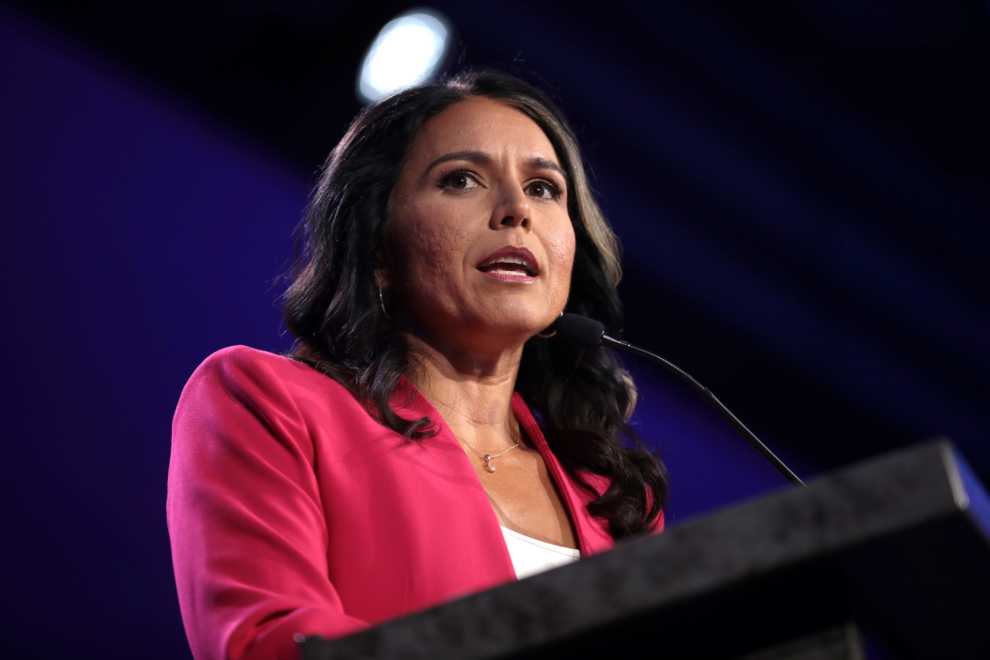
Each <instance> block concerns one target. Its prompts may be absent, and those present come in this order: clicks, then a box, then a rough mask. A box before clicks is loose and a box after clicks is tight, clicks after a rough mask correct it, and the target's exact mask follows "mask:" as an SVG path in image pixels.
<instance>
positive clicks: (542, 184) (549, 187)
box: [526, 181, 560, 199]
mask: <svg viewBox="0 0 990 660" xmlns="http://www.w3.org/2000/svg"><path fill="white" fill-rule="evenodd" d="M526 191H527V192H528V193H529V194H530V195H532V196H533V197H538V198H540V199H557V198H558V197H559V196H560V191H559V190H557V186H555V185H554V184H552V183H550V182H549V181H534V182H533V183H531V184H529V185H528V186H527V187H526Z"/></svg>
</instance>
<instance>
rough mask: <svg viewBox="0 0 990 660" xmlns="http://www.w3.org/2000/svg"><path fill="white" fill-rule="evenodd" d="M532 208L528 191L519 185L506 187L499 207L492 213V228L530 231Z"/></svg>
mask: <svg viewBox="0 0 990 660" xmlns="http://www.w3.org/2000/svg"><path fill="white" fill-rule="evenodd" d="M531 214H532V208H531V207H530V204H529V197H527V196H526V191H524V190H523V189H522V187H521V186H520V185H519V184H509V185H506V186H505V190H504V192H503V193H502V196H501V199H500V200H499V203H498V205H497V206H496V207H495V209H494V210H493V212H492V218H491V221H490V227H491V228H492V229H496V230H497V229H503V228H507V227H522V228H523V229H529V225H530V215H531Z"/></svg>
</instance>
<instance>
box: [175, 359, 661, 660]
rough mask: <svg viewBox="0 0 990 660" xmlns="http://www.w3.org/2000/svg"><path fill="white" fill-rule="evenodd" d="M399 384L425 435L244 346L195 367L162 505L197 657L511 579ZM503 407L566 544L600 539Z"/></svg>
mask: <svg viewBox="0 0 990 660" xmlns="http://www.w3.org/2000/svg"><path fill="white" fill-rule="evenodd" d="M402 388H403V389H404V391H403V392H399V393H398V395H397V398H396V401H399V400H404V399H406V398H408V395H410V394H413V395H414V398H413V400H412V402H411V403H409V404H408V405H405V406H402V407H399V409H398V412H399V413H400V414H402V415H403V416H405V417H407V418H419V417H422V416H429V417H430V418H431V419H433V420H435V421H436V422H437V423H438V424H439V426H440V432H439V433H438V434H437V435H436V436H434V437H432V438H429V439H427V440H423V441H409V440H406V439H405V438H403V437H402V436H400V435H398V434H396V433H394V432H392V431H390V430H389V429H387V428H385V427H383V426H382V425H381V424H379V423H377V422H376V421H375V420H374V419H373V418H372V417H371V416H370V415H369V414H368V412H367V411H366V410H365V409H364V407H363V406H361V405H360V404H359V403H358V402H357V401H356V400H355V399H354V397H353V396H351V394H350V393H349V392H348V391H347V390H346V389H345V388H344V387H343V386H341V385H340V384H339V383H337V382H335V381H334V380H332V379H330V378H328V377H327V376H324V375H322V374H320V373H318V372H317V371H315V370H314V369H312V368H310V367H308V366H306V365H303V364H300V363H298V362H295V361H293V360H289V359H287V358H284V357H280V356H277V355H273V354H270V353H265V352H262V351H257V350H254V349H251V348H247V347H245V346H234V347H231V348H226V349H224V350H222V351H219V352H217V353H214V354H213V355H211V356H210V357H209V358H207V360H206V361H205V362H203V364H202V365H200V367H199V368H198V369H197V370H196V371H195V373H194V374H193V375H192V377H191V378H190V379H189V382H188V384H187V385H186V387H185V389H184V390H183V392H182V396H181V398H180V399H179V405H178V408H177V410H176V412H175V419H174V422H173V427H172V457H171V463H170V465H169V475H168V501H167V504H166V509H167V514H168V527H169V533H170V535H171V539H172V561H173V565H174V568H175V579H176V583H177V586H178V593H179V605H180V607H181V610H182V619H183V622H184V624H185V628H186V633H187V635H188V637H189V643H190V645H191V647H192V651H193V655H194V656H195V657H196V659H197V660H222V659H226V658H230V659H241V658H265V659H271V658H280V659H281V658H285V659H286V660H290V659H294V658H296V650H295V643H294V641H293V635H294V634H295V633H302V634H304V635H321V636H324V637H338V636H342V635H346V634H348V633H352V632H355V631H357V630H360V629H362V628H364V627H367V626H369V625H374V624H377V623H380V622H383V621H386V620H388V619H391V618H395V617H398V616H401V615H404V614H407V613H410V612H412V611H415V610H419V609H422V608H426V607H429V606H432V605H436V604H438V603H442V602H444V601H447V600H450V599H451V598H454V597H456V596H461V595H464V594H468V593H471V592H476V591H480V590H483V589H487V588H489V587H494V586H496V585H498V584H501V583H503V582H507V581H510V580H514V579H515V572H514V570H513V568H512V561H511V559H510V557H509V553H508V550H507V549H506V547H505V542H504V540H503V537H502V533H501V530H500V529H499V524H498V519H497V518H496V516H495V513H494V511H493V510H492V507H491V504H490V503H489V501H488V497H487V496H486V495H485V491H484V489H483V488H482V486H481V483H480V481H479V480H478V478H477V475H476V474H475V472H474V468H473V467H472V466H471V463H470V461H469V459H468V457H467V456H466V455H465V453H464V451H463V450H462V449H461V447H460V445H459V444H458V442H457V441H456V439H455V438H454V436H453V434H452V433H451V431H450V429H449V428H448V427H447V426H446V424H444V423H443V419H442V418H441V417H440V415H439V414H438V413H437V411H436V410H435V409H434V408H433V406H432V405H431V404H430V403H429V401H427V400H426V398H425V397H424V396H422V395H421V394H419V392H418V391H416V390H415V388H413V386H412V385H411V384H409V383H408V382H406V381H403V384H402ZM512 406H513V410H514V412H515V414H516V416H517V418H518V419H519V421H520V423H521V424H522V426H523V428H524V429H525V431H526V433H527V434H528V436H529V437H530V438H531V439H532V440H533V442H534V443H535V444H536V446H537V447H538V449H539V451H540V453H541V454H542V456H543V458H544V460H545V461H546V464H547V467H548V469H549V471H550V474H551V475H552V476H553V479H554V480H555V482H556V484H557V486H558V487H559V489H560V493H561V495H562V497H563V499H564V502H565V504H566V506H567V509H568V511H569V512H570V515H571V520H572V521H573V522H574V528H575V531H576V534H577V539H578V543H579V546H580V550H581V555H582V556H588V555H592V554H595V553H598V552H602V551H603V550H607V549H609V548H611V547H612V546H613V544H614V543H613V540H612V538H611V536H610V534H609V533H608V530H607V528H606V527H605V525H604V523H603V522H602V521H600V520H597V519H593V518H592V517H591V516H589V515H588V512H587V509H586V505H587V503H588V502H589V501H590V500H591V499H592V497H593V495H592V494H590V493H588V492H587V491H586V490H585V489H583V488H581V487H580V486H578V485H577V484H576V483H574V482H573V481H572V480H571V479H570V478H569V477H568V476H567V474H566V473H565V471H564V470H563V469H562V468H561V466H560V464H559V463H558V462H557V459H556V458H554V455H553V454H552V453H551V452H550V449H549V447H548V446H547V443H546V440H545V439H544V437H543V434H542V432H541V431H540V428H539V427H538V426H537V424H536V422H535V420H534V419H533V416H532V415H531V414H530V411H529V409H528V408H527V407H526V404H525V403H524V402H523V400H522V398H521V397H520V396H519V395H518V394H516V395H515V396H514V397H513V401H512ZM591 483H593V484H594V485H595V487H596V488H597V489H601V488H603V487H604V485H605V482H604V480H603V479H602V478H600V477H594V476H593V477H592V480H591ZM661 526H662V523H661Z"/></svg>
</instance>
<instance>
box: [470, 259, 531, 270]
mask: <svg viewBox="0 0 990 660" xmlns="http://www.w3.org/2000/svg"><path fill="white" fill-rule="evenodd" d="M492 264H518V265H520V266H525V267H526V268H529V267H530V266H529V262H527V261H526V260H525V259H520V258H519V257H504V258H502V259H492V260H491V261H487V262H485V263H483V264H481V267H482V268H487V267H488V266H491V265H492Z"/></svg>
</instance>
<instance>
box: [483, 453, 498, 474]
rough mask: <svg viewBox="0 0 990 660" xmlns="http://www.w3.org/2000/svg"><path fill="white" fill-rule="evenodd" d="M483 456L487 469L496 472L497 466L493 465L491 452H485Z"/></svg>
mask: <svg viewBox="0 0 990 660" xmlns="http://www.w3.org/2000/svg"><path fill="white" fill-rule="evenodd" d="M481 458H483V459H485V469H486V470H488V471H489V472H494V471H495V466H494V465H492V457H491V455H490V454H485V455H484V456H482V457H481Z"/></svg>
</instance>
